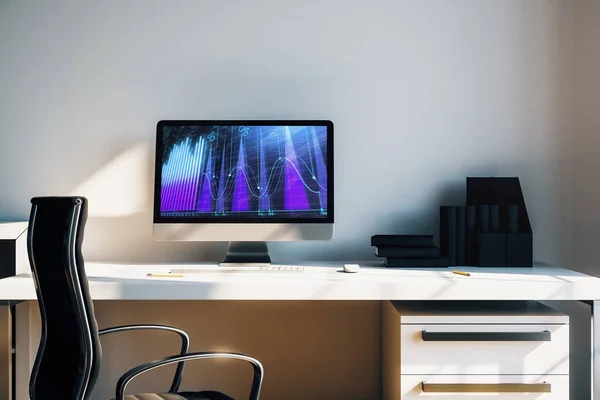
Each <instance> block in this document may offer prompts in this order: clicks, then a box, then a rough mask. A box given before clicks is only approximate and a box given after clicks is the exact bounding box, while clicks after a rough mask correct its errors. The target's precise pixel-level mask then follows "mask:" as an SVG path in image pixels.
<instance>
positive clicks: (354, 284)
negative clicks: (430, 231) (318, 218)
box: [0, 262, 600, 300]
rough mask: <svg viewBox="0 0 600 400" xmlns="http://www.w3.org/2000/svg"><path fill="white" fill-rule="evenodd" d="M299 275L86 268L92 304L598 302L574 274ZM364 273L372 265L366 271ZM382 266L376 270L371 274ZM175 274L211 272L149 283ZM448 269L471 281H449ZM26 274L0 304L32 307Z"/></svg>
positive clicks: (585, 279)
mask: <svg viewBox="0 0 600 400" xmlns="http://www.w3.org/2000/svg"><path fill="white" fill-rule="evenodd" d="M302 265H303V266H305V269H304V271H303V272H248V273H246V272H235V273H231V272H218V271H219V270H218V268H217V267H216V266H215V265H212V266H211V265H199V264H134V263H132V264H124V263H102V262H87V263H86V271H87V274H88V279H89V287H90V292H91V296H92V298H93V299H94V300H598V299H600V279H599V278H595V277H591V276H588V275H585V274H581V273H578V272H574V271H571V270H567V269H563V268H558V267H550V266H544V265H536V266H534V267H533V268H474V267H463V268H460V267H454V268H431V269H389V268H385V267H381V263H380V262H369V263H362V264H361V269H360V271H359V272H358V273H354V274H351V273H344V272H340V271H341V269H342V263H340V262H337V263H336V262H331V263H318V264H312V265H310V264H302ZM368 265H371V267H369V266H368ZM377 265H379V267H376V266H377ZM172 268H173V269H174V268H182V269H183V268H208V269H212V270H213V271H206V272H204V273H195V274H184V277H182V278H162V277H161V278H157V277H147V276H146V274H148V273H167V272H169V271H170V270H171V269H172ZM453 269H459V270H462V271H469V272H470V273H471V276H462V275H457V274H453V273H452V270H453ZM35 299H36V295H35V289H34V285H33V280H32V277H31V275H30V274H20V275H17V276H14V277H10V278H5V279H1V280H0V300H35Z"/></svg>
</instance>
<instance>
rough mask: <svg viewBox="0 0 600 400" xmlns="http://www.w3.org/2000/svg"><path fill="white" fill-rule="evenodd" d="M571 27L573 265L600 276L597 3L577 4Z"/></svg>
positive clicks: (599, 18)
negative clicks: (572, 44) (573, 34)
mask: <svg viewBox="0 0 600 400" xmlns="http://www.w3.org/2000/svg"><path fill="white" fill-rule="evenodd" d="M576 4H577V7H576V14H575V15H576V21H577V23H576V25H575V55H576V57H575V68H574V69H575V85H574V87H575V92H574V93H575V95H574V96H573V100H574V101H573V103H574V110H575V154H576V162H575V171H574V172H575V179H574V182H575V185H576V194H577V196H576V198H575V201H576V202H575V205H576V207H575V215H574V217H575V218H574V226H575V231H574V234H575V242H574V244H575V246H574V250H575V256H576V258H575V262H576V265H577V267H578V268H579V269H581V270H582V271H585V272H587V273H590V274H594V275H596V276H600V268H598V253H597V250H598V239H599V238H600V212H598V209H599V207H600V180H599V179H598V177H599V172H600V74H599V73H598V71H600V45H599V43H600V2H598V1H594V0H579V1H577V3H576Z"/></svg>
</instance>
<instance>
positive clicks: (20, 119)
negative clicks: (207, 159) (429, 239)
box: [0, 0, 572, 262]
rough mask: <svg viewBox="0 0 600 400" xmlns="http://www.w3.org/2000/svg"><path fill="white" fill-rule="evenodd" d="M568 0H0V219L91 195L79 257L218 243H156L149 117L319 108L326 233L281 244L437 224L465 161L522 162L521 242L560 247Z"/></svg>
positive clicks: (332, 251)
mask: <svg viewBox="0 0 600 400" xmlns="http://www.w3.org/2000/svg"><path fill="white" fill-rule="evenodd" d="M571 17H572V16H571V12H570V6H569V2H567V1H564V2H562V1H549V0H535V1H527V2H523V1H521V0H506V1H486V2H481V1H477V0H459V1H451V2H450V1H433V0H429V1H392V0H378V1H366V0H362V1H359V0H350V1H344V2H341V1H334V0H325V1H320V0H319V1H317V0H308V1H302V2H298V1H277V0H272V1H268V0H258V1H252V2H246V1H234V0H231V1H218V2H216V1H191V0H190V1H186V0H179V1H166V0H164V1H156V0H150V1H148V0H145V1H141V0H140V1H136V0H129V1H121V0H107V1H101V2H79V1H66V0H55V1H52V2H48V1H45V0H23V1H11V0H0V54H2V62H1V65H2V67H1V70H0V71H1V73H0V88H2V90H0V121H1V122H2V129H1V132H2V133H1V135H2V147H1V148H0V177H1V178H0V182H1V183H2V184H1V185H0V191H1V192H0V219H9V220H14V219H26V218H27V216H28V210H29V203H28V201H29V198H30V197H32V196H37V195H48V194H69V193H76V194H83V195H87V196H89V198H90V201H91V216H90V220H89V223H88V230H87V236H86V241H85V245H84V246H85V251H86V255H87V257H88V258H90V259H105V260H111V259H112V260H126V259H138V260H157V259H164V260H190V259H191V260H197V259H219V258H220V257H221V256H222V252H223V251H224V244H222V245H217V246H214V245H211V246H210V247H203V246H200V245H198V244H196V243H187V244H173V243H155V242H153V241H152V237H151V215H150V210H151V186H150V185H151V179H152V174H153V167H152V162H153V160H152V158H153V156H152V146H153V138H154V129H155V123H156V121H158V120H159V119H163V118H197V119H202V118H328V119H332V120H333V121H334V122H335V124H336V134H337V136H336V137H337V140H336V148H335V150H336V184H335V189H336V196H337V197H336V220H337V223H336V231H337V237H336V239H335V240H334V241H333V242H331V243H320V244H314V243H311V244H299V243H285V244H277V245H273V246H272V254H273V256H274V258H275V259H277V260H284V259H294V258H296V259H297V258H302V259H306V258H309V259H322V258H329V259H336V258H337V259H339V258H346V259H365V258H371V257H372V253H373V249H372V248H371V247H370V242H369V237H370V236H371V235H372V234H375V233H385V232H388V233H393V232H397V233H411V232H414V233H434V232H436V230H437V228H436V226H437V215H438V206H439V205H440V204H441V203H461V202H463V198H464V194H463V193H464V178H465V176H467V175H484V176H485V175H491V176H502V175H504V176H520V177H521V179H522V184H523V187H524V190H525V195H526V200H527V204H528V207H529V209H530V213H531V217H532V220H533V225H534V229H535V233H536V236H535V237H536V239H535V240H536V242H535V245H536V247H535V248H536V258H538V259H539V260H542V261H548V262H561V261H563V260H565V259H566V257H567V256H568V254H569V252H570V244H569V240H564V239H565V238H568V237H569V234H570V229H571V228H570V226H569V225H568V224H566V223H565V221H566V215H567V214H568V210H569V209H570V207H571V203H570V202H571V199H570V192H571V191H570V189H569V183H568V182H567V178H568V171H569V160H568V159H569V157H570V151H569V148H570V143H569V142H570V138H569V137H570V134H571V118H570V112H571V110H570V108H569V104H570V97H569V90H570V82H571V81H570V79H571V73H572V68H571V65H570V64H571V61H570V59H571V58H570V57H568V56H565V52H569V51H571V48H570V46H567V45H566V43H569V41H570V40H571V39H570V36H571V30H572V22H571Z"/></svg>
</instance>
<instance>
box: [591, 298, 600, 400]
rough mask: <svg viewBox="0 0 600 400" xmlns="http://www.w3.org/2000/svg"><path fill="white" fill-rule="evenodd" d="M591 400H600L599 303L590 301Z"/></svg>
mask: <svg viewBox="0 0 600 400" xmlns="http://www.w3.org/2000/svg"><path fill="white" fill-rule="evenodd" d="M591 306H592V400H600V301H592V302H591Z"/></svg>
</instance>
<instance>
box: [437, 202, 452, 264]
mask: <svg viewBox="0 0 600 400" xmlns="http://www.w3.org/2000/svg"><path fill="white" fill-rule="evenodd" d="M440 244H441V247H442V254H443V255H444V256H446V257H448V262H449V263H450V265H456V207H455V206H441V207H440Z"/></svg>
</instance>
